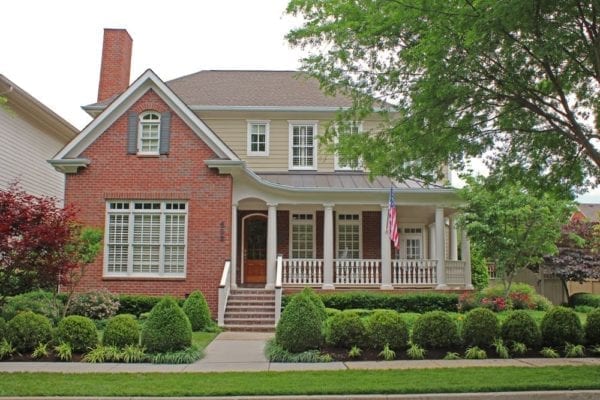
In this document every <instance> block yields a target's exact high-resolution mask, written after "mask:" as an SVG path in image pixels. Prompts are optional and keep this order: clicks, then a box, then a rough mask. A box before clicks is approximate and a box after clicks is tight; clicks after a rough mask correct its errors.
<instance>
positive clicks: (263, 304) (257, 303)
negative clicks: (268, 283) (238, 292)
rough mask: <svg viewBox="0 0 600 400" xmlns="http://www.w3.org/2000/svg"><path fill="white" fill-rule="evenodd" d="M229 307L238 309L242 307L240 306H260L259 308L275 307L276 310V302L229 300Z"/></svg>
mask: <svg viewBox="0 0 600 400" xmlns="http://www.w3.org/2000/svg"><path fill="white" fill-rule="evenodd" d="M227 305H228V306H236V307H240V306H248V307H251V306H258V307H273V308H275V302H274V301H257V300H254V301H245V300H229V301H228V302H227Z"/></svg>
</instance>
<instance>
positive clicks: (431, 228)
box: [428, 224, 435, 260]
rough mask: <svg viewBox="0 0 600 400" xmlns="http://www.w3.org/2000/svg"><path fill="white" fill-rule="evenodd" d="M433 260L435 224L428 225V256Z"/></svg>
mask: <svg viewBox="0 0 600 400" xmlns="http://www.w3.org/2000/svg"><path fill="white" fill-rule="evenodd" d="M428 258H429V259H430V260H435V224H431V225H429V257H428Z"/></svg>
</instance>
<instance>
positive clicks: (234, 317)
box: [225, 289, 275, 332]
mask: <svg viewBox="0 0 600 400" xmlns="http://www.w3.org/2000/svg"><path fill="white" fill-rule="evenodd" d="M225 329H226V330H228V331H237V332H241V331H245V332H273V331H274V330H275V291H274V290H265V289H234V290H232V291H231V292H230V294H229V299H228V300H227V307H226V309H225Z"/></svg>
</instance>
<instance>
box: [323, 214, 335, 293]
mask: <svg viewBox="0 0 600 400" xmlns="http://www.w3.org/2000/svg"><path fill="white" fill-rule="evenodd" d="M323 207H324V208H325V218H324V221H323V289H334V288H335V286H334V284H333V204H332V203H326V204H323Z"/></svg>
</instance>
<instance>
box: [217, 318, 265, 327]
mask: <svg viewBox="0 0 600 400" xmlns="http://www.w3.org/2000/svg"><path fill="white" fill-rule="evenodd" d="M224 322H225V326H227V325H252V326H254V325H261V326H262V325H266V326H275V318H271V319H246V318H225V321H224Z"/></svg>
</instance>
